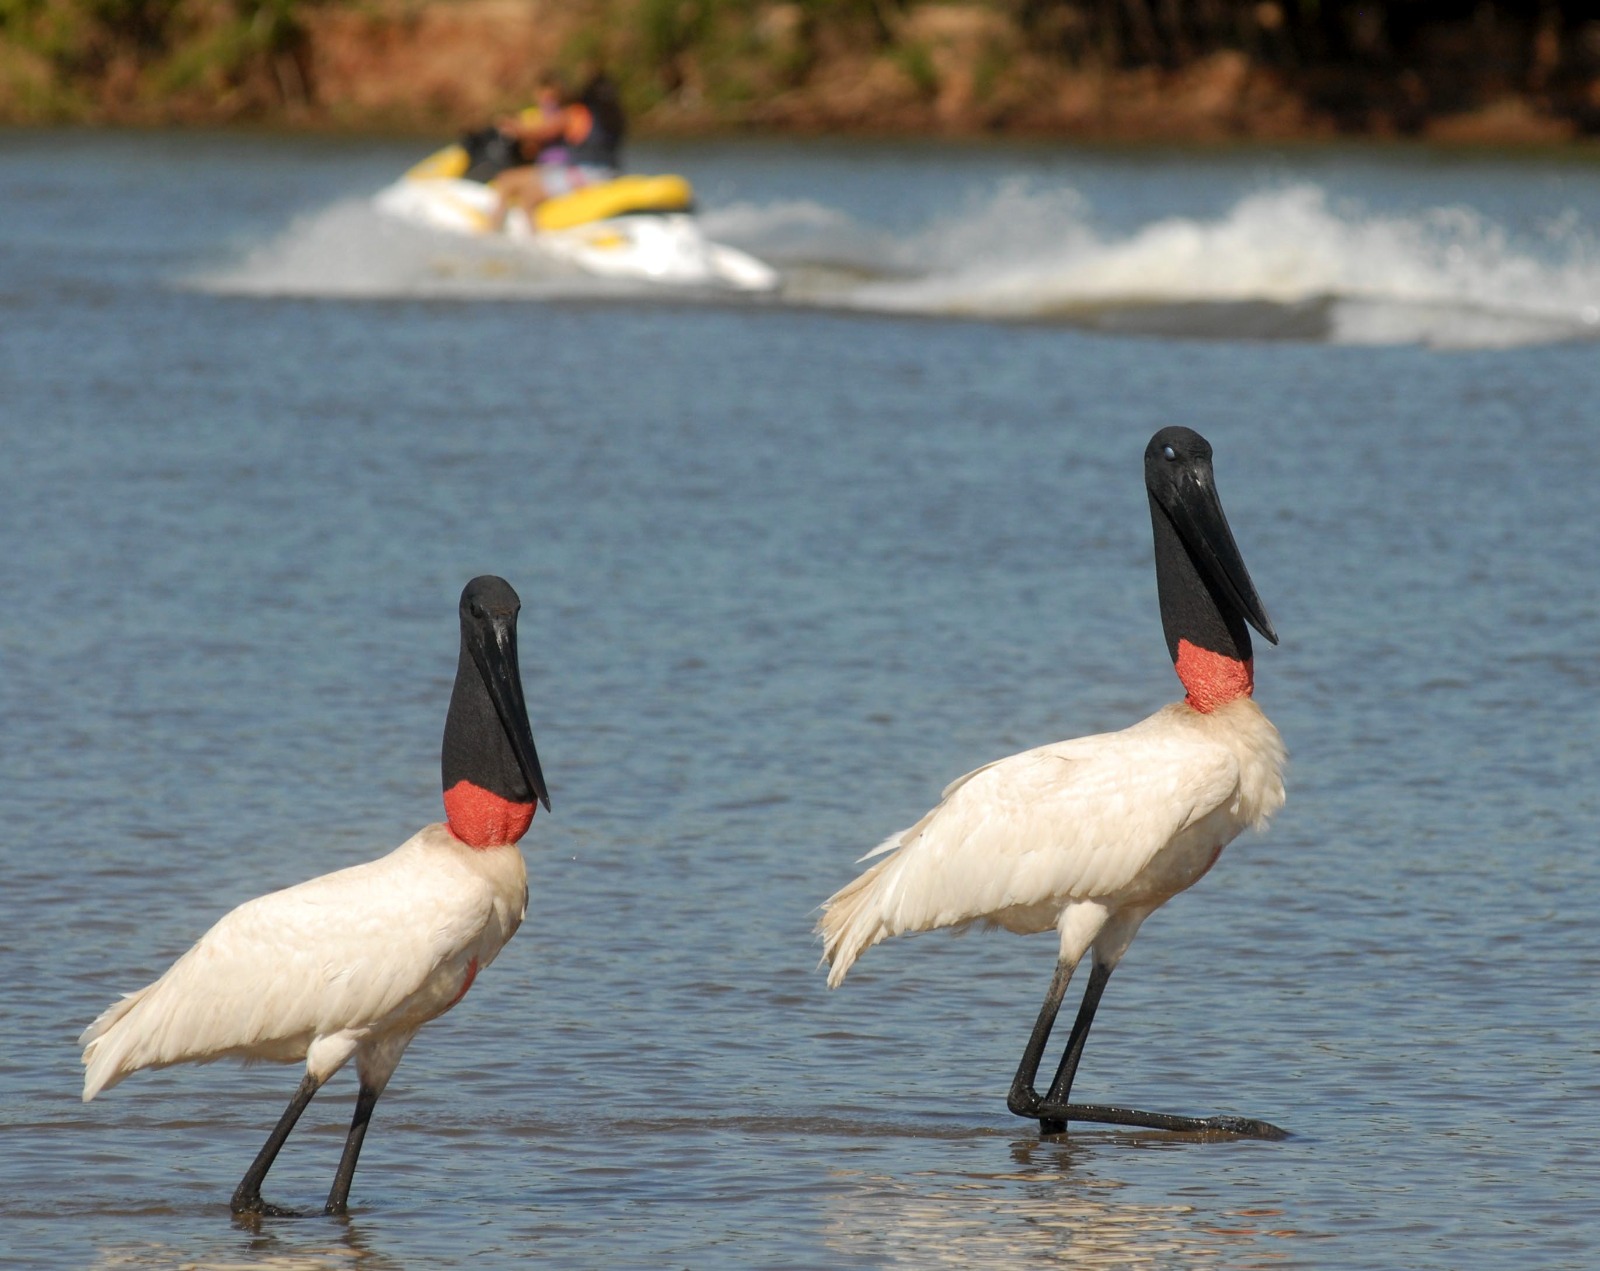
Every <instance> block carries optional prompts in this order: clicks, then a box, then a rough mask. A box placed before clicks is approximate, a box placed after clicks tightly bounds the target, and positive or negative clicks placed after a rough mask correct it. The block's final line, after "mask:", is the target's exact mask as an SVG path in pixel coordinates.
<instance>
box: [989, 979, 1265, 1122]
mask: <svg viewBox="0 0 1600 1271" xmlns="http://www.w3.org/2000/svg"><path fill="white" fill-rule="evenodd" d="M1057 974H1058V975H1059V971H1058V972H1057ZM1110 979H1111V967H1109V966H1107V965H1106V964H1105V963H1103V962H1096V963H1095V964H1094V968H1093V970H1091V971H1090V973H1089V987H1088V988H1086V989H1085V990H1084V992H1083V1004H1082V1005H1081V1006H1079V1007H1078V1017H1077V1019H1075V1020H1074V1021H1073V1024H1072V1035H1071V1036H1070V1037H1068V1038H1067V1048H1066V1050H1065V1051H1064V1052H1063V1054H1062V1056H1061V1066H1060V1067H1059V1068H1057V1069H1056V1076H1055V1080H1054V1081H1052V1082H1051V1083H1050V1093H1049V1094H1047V1095H1046V1096H1045V1097H1044V1098H1043V1099H1040V1098H1038V1096H1037V1095H1034V1098H1033V1106H1032V1108H1031V1109H1030V1111H1028V1112H1024V1113H1022V1114H1021V1115H1024V1116H1029V1115H1031V1116H1036V1117H1038V1118H1039V1132H1040V1133H1041V1134H1060V1133H1061V1132H1062V1131H1064V1130H1065V1129H1066V1128H1067V1122H1068V1121H1096V1122H1100V1123H1103V1124H1108V1125H1137V1126H1143V1127H1145V1128H1147V1129H1151V1130H1179V1131H1183V1132H1186V1133H1202V1132H1206V1131H1210V1132H1213V1133H1217V1132H1220V1133H1225V1134H1236V1135H1239V1136H1241V1137H1244V1138H1252V1139H1286V1138H1288V1137H1289V1133H1288V1131H1287V1130H1281V1129H1279V1128H1278V1127H1277V1126H1275V1125H1273V1124H1271V1123H1270V1122H1267V1121H1257V1120H1254V1119H1252V1118H1250V1117H1229V1116H1220V1117H1183V1116H1174V1115H1172V1114H1170V1113H1166V1112H1140V1111H1138V1110H1137V1109H1135V1108H1119V1107H1113V1106H1111V1105H1108V1104H1103V1103H1071V1102H1069V1100H1070V1098H1071V1095H1072V1082H1073V1079H1074V1078H1075V1077H1076V1076H1077V1075H1078V1063H1079V1061H1080V1060H1081V1059H1082V1058H1083V1045H1084V1043H1085V1042H1086V1041H1087V1040H1088V1039H1089V1029H1090V1026H1091V1025H1093V1023H1094V1015H1095V1011H1096V1010H1098V1009H1099V1007H1100V998H1101V996H1102V995H1103V994H1104V993H1105V991H1106V982H1107V981H1108V980H1110ZM1051 987H1052V989H1053V988H1054V983H1053V982H1052V986H1051ZM1062 987H1063V988H1065V987H1066V986H1065V985H1063V986H1062ZM1059 1005H1060V1001H1059V998H1058V999H1057V1006H1058V1007H1059ZM1038 1032H1039V1029H1038V1026H1037V1025H1035V1027H1034V1034H1035V1038H1037V1035H1038ZM1045 1034H1046V1036H1048V1035H1049V1029H1048V1027H1047V1028H1046V1029H1045ZM1035 1038H1030V1039H1029V1043H1028V1044H1029V1047H1030V1048H1032V1047H1033V1045H1034V1040H1035ZM1038 1042H1039V1049H1040V1050H1042V1049H1043V1046H1044V1040H1043V1039H1042V1038H1039V1039H1038ZM1038 1063H1039V1056H1038V1055H1037V1054H1034V1056H1033V1064H1034V1068H1035V1070H1036V1069H1037V1067H1038ZM1018 1075H1019V1077H1020V1075H1021V1074H1020V1073H1019V1074H1018ZM1029 1077H1030V1080H1031V1078H1032V1073H1030V1074H1029ZM1029 1093H1030V1094H1031V1093H1032V1091H1031V1090H1030V1091H1029ZM1015 1096H1016V1087H1015V1086H1013V1087H1012V1097H1013V1099H1014V1098H1015ZM1011 1110H1012V1111H1013V1112H1016V1111H1017V1110H1018V1109H1017V1108H1016V1106H1015V1104H1013V1105H1012V1108H1011Z"/></svg>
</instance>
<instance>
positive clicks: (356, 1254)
mask: <svg viewBox="0 0 1600 1271" xmlns="http://www.w3.org/2000/svg"><path fill="white" fill-rule="evenodd" d="M230 1217H231V1219H232V1227H233V1229H234V1231H233V1234H232V1236H231V1238H230V1236H229V1234H228V1233H226V1232H225V1231H224V1230H223V1226H224V1225H223V1224H221V1223H219V1224H218V1235H217V1242H218V1247H217V1248H216V1249H215V1250H214V1251H207V1250H204V1249H197V1248H196V1247H195V1245H194V1244H193V1243H192V1242H185V1243H183V1244H181V1245H179V1244H167V1243H163V1242H159V1241H139V1242H137V1243H135V1242H128V1243H115V1244H107V1245H103V1246H102V1247H101V1249H100V1250H99V1255H98V1257H96V1259H95V1260H94V1262H93V1263H92V1264H91V1265H92V1267H93V1268H94V1271H123V1269H124V1268H140V1267H167V1268H170V1267H182V1268H184V1271H245V1269H246V1268H248V1271H401V1267H402V1266H403V1265H404V1264H403V1263H401V1262H397V1261H396V1260H395V1259H394V1258H392V1257H389V1256H388V1255H386V1254H382V1253H376V1252H374V1251H373V1250H372V1249H370V1248H368V1247H367V1243H366V1241H365V1240H364V1239H363V1237H362V1231H361V1229H360V1228H359V1227H358V1226H357V1225H356V1224H355V1223H352V1222H349V1221H348V1220H345V1219H339V1218H327V1217H323V1216H322V1215H315V1216H312V1217H309V1218H307V1219H306V1220H305V1221H303V1222H300V1221H295V1220H293V1219H290V1220H282V1219H278V1220H266V1221H263V1220H262V1219H261V1218H260V1216H259V1215H248V1214H240V1215H231V1216H230Z"/></svg>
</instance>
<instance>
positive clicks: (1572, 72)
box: [0, 0, 1600, 134]
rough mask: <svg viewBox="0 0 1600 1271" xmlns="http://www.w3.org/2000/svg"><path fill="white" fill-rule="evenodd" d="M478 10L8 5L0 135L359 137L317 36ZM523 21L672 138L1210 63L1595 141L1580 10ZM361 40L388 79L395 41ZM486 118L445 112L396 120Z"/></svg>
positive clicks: (301, 1) (1238, 9)
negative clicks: (50, 126)
mask: <svg viewBox="0 0 1600 1271" xmlns="http://www.w3.org/2000/svg"><path fill="white" fill-rule="evenodd" d="M476 2H477V3H478V4H479V8H480V9H481V8H483V5H482V0H476ZM474 3H475V0H0V118H4V119H9V120H11V121H13V122H48V121H69V120H101V119H105V120H119V121H148V122H164V121H227V120H236V119H261V120H301V121H305V122H313V123H315V122H345V123H352V122H357V123H358V122H361V120H362V118H363V115H362V112H361V110H360V109H358V108H355V107H352V106H350V105H349V102H348V100H344V99H336V95H337V93H338V91H339V87H340V86H339V85H335V86H334V87H332V88H330V86H329V84H328V83H326V82H325V80H326V79H329V78H331V77H325V76H323V75H321V74H319V62H318V58H319V49H320V43H319V42H320V41H323V40H325V39H327V38H329V37H328V36H326V34H325V32H326V31H327V30H330V29H332V25H331V24H330V23H329V22H328V21H326V19H328V18H329V17H330V16H331V17H349V18H351V19H353V20H354V21H356V22H365V23H367V24H368V28H366V29H370V30H379V29H382V30H384V31H386V32H389V31H392V32H395V33H398V34H397V35H396V39H401V38H403V37H404V35H405V32H406V31H407V30H412V29H415V28H416V26H417V24H418V22H419V20H420V18H419V15H421V14H424V13H426V12H430V11H431V12H443V13H455V14H462V13H465V12H466V11H467V10H469V9H471V8H472V6H473V4H474ZM504 8H505V6H502V9H504ZM530 12H531V13H534V14H536V15H537V21H539V22H546V20H548V21H547V25H548V27H549V28H550V29H551V30H552V31H555V32H557V33H558V38H555V39H554V40H553V42H552V45H551V48H550V50H549V55H550V59H551V60H554V61H557V62H559V63H565V64H566V65H568V66H577V65H579V64H580V63H585V62H591V63H592V62H594V61H602V62H604V63H605V64H606V65H607V66H608V68H609V69H610V71H611V72H612V74H613V75H614V76H615V77H616V78H617V80H618V81H619V83H620V85H621V87H622V90H623V93H624V97H625V99H626V100H627V102H628V104H629V106H630V108H631V109H632V110H633V112H634V113H635V115H636V116H639V117H642V118H643V119H645V120H646V121H647V122H648V121H650V120H656V121H658V122H659V121H662V120H665V121H667V123H668V125H669V126H670V124H671V121H672V120H674V119H676V120H678V121H680V122H681V123H683V124H686V125H687V126H695V125H712V126H714V125H717V124H735V125H737V124H758V125H759V124H765V125H770V126H791V127H804V126H807V124H808V123H810V124H812V125H814V126H830V127H831V126H850V125H852V124H855V125H858V126H871V125H872V124H873V123H874V122H876V123H878V124H881V125H886V126H888V127H890V128H893V127H895V126H897V125H898V126H916V125H917V124H918V122H919V121H922V122H926V123H929V124H933V125H936V126H941V127H944V128H945V129H946V130H955V131H977V130H982V129H1006V128H1025V129H1032V130H1047V129H1049V128H1050V127H1051V126H1053V125H1054V124H1056V123H1059V122H1060V121H1061V120H1062V119H1063V118H1064V117H1066V115H1068V114H1070V111H1071V109H1073V107H1071V105H1070V101H1071V94H1070V93H1068V92H1066V91H1064V90H1063V89H1062V87H1061V86H1062V84H1064V83H1069V82H1078V83H1085V82H1087V83H1089V84H1091V85H1098V86H1099V89H1098V91H1100V92H1101V94H1102V99H1103V101H1102V105H1101V106H1100V107H1098V109H1101V110H1102V113H1103V112H1104V110H1105V109H1107V106H1106V104H1105V102H1109V104H1110V107H1112V108H1114V107H1115V105H1116V99H1115V95H1114V94H1113V92H1112V90H1111V89H1108V88H1107V87H1106V86H1107V85H1108V84H1113V83H1123V82H1126V77H1128V76H1129V75H1142V76H1144V77H1145V79H1144V80H1140V81H1139V82H1140V83H1146V82H1153V83H1156V84H1158V85H1159V84H1160V83H1161V82H1162V80H1161V77H1163V76H1168V77H1172V76H1180V75H1182V74H1184V73H1185V72H1186V71H1192V70H1193V69H1194V68H1197V67H1200V68H1204V67H1207V66H1212V67H1218V68H1221V69H1219V70H1217V71H1216V72H1215V74H1214V75H1213V80H1214V81H1215V82H1217V83H1220V84H1222V88H1221V89H1218V90H1216V91H1229V92H1233V93H1234V94H1235V96H1237V97H1238V98H1239V99H1240V101H1245V99H1246V98H1247V97H1249V94H1248V93H1246V92H1245V90H1244V89H1242V88H1239V87H1238V83H1240V82H1243V79H1249V80H1250V82H1251V83H1254V84H1258V85H1259V84H1265V85H1267V86H1268V87H1269V88H1270V90H1271V92H1275V93H1277V94H1279V96H1280V97H1286V98H1288V99H1292V100H1293V102H1294V103H1296V109H1298V110H1299V111H1300V112H1301V115H1300V117H1301V118H1303V119H1305V120H1314V121H1317V123H1318V124H1319V126H1320V127H1321V128H1322V129H1323V130H1324V131H1336V132H1340V131H1342V132H1351V133H1361V132H1370V131H1378V132H1388V133H1397V134H1405V133H1408V132H1415V131H1418V130H1420V129H1421V128H1422V127H1423V126H1424V125H1425V124H1426V123H1427V121H1429V120H1430V119H1434V118H1437V117H1439V116H1441V115H1449V114H1453V113H1463V112H1470V111H1473V110H1481V109H1484V108H1486V107H1489V106H1492V105H1494V104H1495V103H1496V102H1504V101H1508V100H1515V101H1517V102H1520V103H1524V104H1525V105H1526V107H1527V109H1528V110H1530V111H1532V112H1535V113H1537V115H1538V116H1539V117H1541V118H1543V119H1546V120H1550V121H1553V122H1555V123H1557V124H1559V126H1560V127H1562V128H1564V129H1566V130H1567V132H1568V133H1569V134H1593V133H1600V18H1597V17H1596V16H1594V12H1595V11H1594V9H1593V5H1592V3H1590V2H1589V0H1522V2H1517V3H1514V2H1511V0H1390V2H1389V3H1382V4H1367V3H1356V2H1354V0H965V2H964V3H963V2H952V0H918V2H913V0H542V3H541V0H528V4H527V7H526V9H525V10H523V13H524V14H525V15H526V14H527V13H530ZM385 23H387V24H388V26H387V27H385V26H383V24H385ZM491 42H492V37H491ZM357 43H358V44H359V41H358V42H357ZM368 43H369V44H370V45H371V47H370V48H368V49H366V50H365V56H366V57H367V58H368V59H369V61H370V62H371V64H372V68H373V69H372V73H373V74H374V75H381V74H382V73H383V68H382V62H383V58H384V56H385V55H386V54H385V49H386V48H387V47H388V46H389V44H390V43H392V41H385V40H370V41H368ZM358 51H360V50H359V49H358ZM350 60H351V59H350V58H348V57H347V58H346V59H345V61H346V62H349V61H350ZM467 64H468V65H470V62H469V63H467ZM1241 68H1242V69H1241ZM536 70H537V68H536V67H533V66H530V67H529V70H528V75H529V81H528V82H530V83H531V76H532V74H533V73H534V72H535V71H536ZM1224 71H1226V72H1227V74H1224ZM1229 75H1231V76H1232V79H1229V78H1228V76H1229ZM1118 76H1122V77H1124V78H1123V80H1117V79H1116V77H1118ZM1151 77H1154V79H1153V80H1152V79H1151ZM1241 77H1243V78H1241ZM342 83H343V81H341V84H342ZM502 87H503V92H504V94H508V95H514V94H515V93H516V92H518V91H521V87H522V86H521V84H520V83H515V82H512V83H507V84H505V85H503V86H502ZM1267 95H1270V94H1267V90H1262V91H1259V92H1256V93H1255V98H1256V99H1258V100H1261V101H1265V100H1266V99H1267ZM1081 96H1082V94H1080V97H1081ZM1063 101H1066V102H1068V104H1067V105H1062V104H1061V103H1062V102H1063ZM475 104H477V103H476V102H475V101H473V100H471V99H469V98H467V97H463V98H462V99H461V100H459V101H451V100H449V99H448V95H445V96H440V95H439V94H435V95H434V98H431V99H429V101H427V102H420V103H418V105H417V107H416V109H415V110H414V111H412V112H410V114H409V115H408V116H407V117H408V118H409V120H410V121H411V122H425V121H427V120H429V119H430V118H433V119H437V120H440V121H443V120H447V119H451V118H452V115H453V114H458V113H459V112H460V110H461V109H463V108H464V107H466V106H469V105H475ZM1085 109H1086V108H1085ZM1238 109H1240V110H1242V109H1244V107H1243V106H1241V107H1239V108H1238ZM382 113H383V112H382V111H381V110H380V111H377V112H376V114H377V115H381V114H382ZM391 113H392V112H391ZM1280 113H1281V112H1280ZM372 114H373V111H371V110H369V111H368V115H369V116H371V115H372ZM1247 125H1248V120H1244V121H1242V122H1241V125H1240V126H1241V128H1243V129H1244V130H1248V127H1247Z"/></svg>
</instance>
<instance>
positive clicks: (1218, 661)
mask: <svg viewBox="0 0 1600 1271" xmlns="http://www.w3.org/2000/svg"><path fill="white" fill-rule="evenodd" d="M1150 519H1151V522H1152V525H1153V527H1154V531H1155V546H1156V591H1157V593H1158V595H1159V596H1160V601H1161V626H1162V629H1163V630H1164V631H1165V632H1166V637H1167V652H1168V654H1170V655H1171V657H1172V664H1173V666H1174V668H1175V669H1176V670H1177V672H1178V678H1179V679H1180V680H1181V681H1182V682H1183V687H1184V691H1185V694H1186V700H1187V701H1188V703H1189V705H1190V706H1192V707H1194V709H1195V710H1197V711H1201V712H1210V711H1213V710H1216V709H1217V707H1219V706H1222V705H1224V704H1225V703H1227V702H1231V701H1233V700H1234V699H1235V698H1238V697H1249V696H1250V695H1251V694H1252V693H1253V692H1254V690H1255V672H1254V660H1253V657H1252V652H1251V647H1250V632H1249V629H1248V628H1247V627H1246V626H1245V623H1244V619H1243V618H1242V617H1241V616H1240V615H1239V614H1238V613H1236V612H1235V611H1234V608H1233V606H1232V605H1231V604H1230V603H1229V602H1227V601H1225V600H1223V599H1222V598H1221V597H1220V596H1219V595H1218V594H1217V591H1216V589H1215V588H1213V587H1212V586H1211V584H1210V583H1208V582H1207V581H1206V579H1205V577H1204V575H1203V574H1202V573H1201V572H1200V569H1199V567H1198V566H1196V564H1195V562H1194V558H1193V556H1191V555H1190V553H1189V549H1188V548H1187V547H1186V546H1185V545H1184V542H1183V540H1182V539H1181V538H1180V537H1179V535H1178V532H1177V530H1176V529H1174V528H1173V525H1172V522H1171V520H1169V519H1168V517H1167V514H1166V513H1165V512H1164V511H1162V509H1161V507H1160V506H1159V505H1158V504H1157V503H1156V501H1155V500H1154V499H1151V501H1150Z"/></svg>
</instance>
